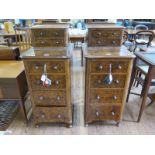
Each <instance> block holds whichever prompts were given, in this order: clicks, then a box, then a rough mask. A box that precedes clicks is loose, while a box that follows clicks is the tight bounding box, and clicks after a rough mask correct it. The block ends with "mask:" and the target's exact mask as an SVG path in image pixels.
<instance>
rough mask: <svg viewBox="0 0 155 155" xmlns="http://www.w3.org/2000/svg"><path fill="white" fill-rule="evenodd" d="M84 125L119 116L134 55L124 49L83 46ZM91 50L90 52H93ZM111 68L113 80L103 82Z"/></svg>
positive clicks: (115, 118)
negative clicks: (84, 74) (84, 59)
mask: <svg viewBox="0 0 155 155" xmlns="http://www.w3.org/2000/svg"><path fill="white" fill-rule="evenodd" d="M83 48H84V51H85V58H86V78H85V124H86V125H88V123H92V122H94V121H99V120H100V121H103V120H114V121H116V122H117V124H118V123H119V122H120V121H121V119H122V116H123V109H124V104H125V100H126V96H127V88H128V86H129V81H130V75H131V69H132V64H133V59H134V57H135V56H134V55H133V54H131V53H129V51H128V50H127V49H126V48H124V47H94V48H93V47H90V48H89V47H86V46H83ZM93 49H94V50H93ZM110 64H111V66H112V70H111V73H112V76H113V81H112V83H111V84H107V83H105V81H104V79H105V78H106V77H107V75H108V74H109V65H110Z"/></svg>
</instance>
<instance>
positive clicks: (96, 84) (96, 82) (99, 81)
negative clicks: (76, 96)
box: [90, 74, 126, 88]
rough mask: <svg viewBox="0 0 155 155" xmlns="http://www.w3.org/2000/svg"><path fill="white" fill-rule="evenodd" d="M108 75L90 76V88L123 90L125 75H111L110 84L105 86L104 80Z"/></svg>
mask: <svg viewBox="0 0 155 155" xmlns="http://www.w3.org/2000/svg"><path fill="white" fill-rule="evenodd" d="M107 75H108V74H104V75H91V77H90V86H91V88H124V86H125V80H126V75H113V81H112V83H111V84H107V83H106V81H105V79H106V77H107Z"/></svg>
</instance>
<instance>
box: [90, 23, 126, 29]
mask: <svg viewBox="0 0 155 155" xmlns="http://www.w3.org/2000/svg"><path fill="white" fill-rule="evenodd" d="M87 27H88V28H95V29H97V28H102V29H111V28H112V29H124V27H123V26H116V25H104V24H88V25H87Z"/></svg>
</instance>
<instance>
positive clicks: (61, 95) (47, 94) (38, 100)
mask: <svg viewBox="0 0 155 155" xmlns="http://www.w3.org/2000/svg"><path fill="white" fill-rule="evenodd" d="M32 96H33V98H34V103H35V104H36V105H37V106H65V105H66V103H67V101H66V93H65V91H61V90H60V91H52V90H51V91H35V92H33V94H32Z"/></svg>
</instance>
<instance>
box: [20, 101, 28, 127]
mask: <svg viewBox="0 0 155 155" xmlns="http://www.w3.org/2000/svg"><path fill="white" fill-rule="evenodd" d="M19 105H20V109H21V112H22V116H23V118H24V120H25V123H26V124H27V123H28V118H27V114H26V109H25V105H24V100H23V99H20V100H19Z"/></svg>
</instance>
